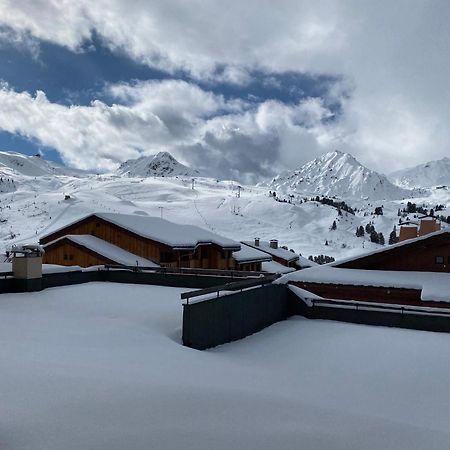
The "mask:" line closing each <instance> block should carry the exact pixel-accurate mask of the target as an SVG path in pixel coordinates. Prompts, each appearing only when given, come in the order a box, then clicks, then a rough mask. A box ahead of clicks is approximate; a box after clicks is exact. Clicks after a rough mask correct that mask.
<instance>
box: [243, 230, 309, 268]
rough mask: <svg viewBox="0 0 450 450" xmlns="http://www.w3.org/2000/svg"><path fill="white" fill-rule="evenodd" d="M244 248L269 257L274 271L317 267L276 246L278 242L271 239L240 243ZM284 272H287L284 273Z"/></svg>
mask: <svg viewBox="0 0 450 450" xmlns="http://www.w3.org/2000/svg"><path fill="white" fill-rule="evenodd" d="M241 244H243V246H244V247H250V248H253V249H254V250H258V251H260V252H263V253H266V254H267V255H270V257H271V259H272V264H271V266H272V267H273V268H274V269H275V268H276V267H279V269H281V267H280V266H284V267H288V268H291V269H292V270H299V269H307V268H308V267H313V266H317V263H315V262H313V261H310V260H309V259H307V258H304V257H303V256H301V255H297V253H294V252H293V251H291V250H287V249H286V248H283V247H279V246H278V240H277V239H272V240H270V241H261V240H260V239H258V238H255V240H254V241H242V242H241ZM286 272H289V270H288V271H286Z"/></svg>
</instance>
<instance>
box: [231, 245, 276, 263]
mask: <svg viewBox="0 0 450 450" xmlns="http://www.w3.org/2000/svg"><path fill="white" fill-rule="evenodd" d="M233 258H234V259H235V260H236V261H237V262H238V263H240V264H245V263H251V262H264V261H272V256H270V255H269V254H268V253H265V252H262V251H261V250H257V249H256V248H253V247H249V246H248V245H243V246H241V249H240V250H239V251H237V252H233Z"/></svg>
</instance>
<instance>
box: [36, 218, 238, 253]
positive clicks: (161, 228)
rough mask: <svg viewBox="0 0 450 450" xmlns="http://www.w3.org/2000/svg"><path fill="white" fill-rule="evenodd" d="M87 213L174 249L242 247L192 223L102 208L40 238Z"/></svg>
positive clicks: (235, 248) (230, 248) (233, 248)
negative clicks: (186, 223)
mask: <svg viewBox="0 0 450 450" xmlns="http://www.w3.org/2000/svg"><path fill="white" fill-rule="evenodd" d="M90 216H95V217H98V218H100V219H103V220H105V221H107V222H109V223H112V224H114V225H117V226H119V227H121V228H124V229H126V230H128V231H131V232H132V233H135V234H137V235H139V236H142V237H145V238H147V239H151V240H153V241H156V242H161V243H162V244H166V245H168V246H169V247H172V248H173V249H174V250H183V249H193V248H195V247H197V246H198V245H202V244H203V245H205V244H216V245H218V246H219V247H222V248H225V249H229V250H240V248H241V245H240V244H239V243H238V242H236V241H233V240H231V239H228V238H225V237H223V236H219V235H218V234H215V233H212V232H211V231H208V230H204V229H203V228H200V227H197V226H195V225H180V224H177V223H173V222H169V221H168V220H165V219H160V218H159V217H151V216H141V215H137V214H117V213H103V212H102V213H95V214H90V215H87V216H84V217H82V218H80V219H78V220H76V221H74V222H71V223H70V224H67V225H65V226H64V227H61V228H58V229H56V230H53V231H51V232H50V233H47V234H46V235H45V236H42V238H45V237H47V236H49V235H51V234H53V233H55V232H56V231H60V230H63V229H64V228H66V227H68V226H70V225H73V224H75V223H77V222H79V221H80V220H83V219H86V218H88V217H90Z"/></svg>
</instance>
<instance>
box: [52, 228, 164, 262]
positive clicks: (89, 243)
mask: <svg viewBox="0 0 450 450" xmlns="http://www.w3.org/2000/svg"><path fill="white" fill-rule="evenodd" d="M64 239H68V240H69V241H71V242H74V243H75V244H78V245H81V246H82V247H85V248H87V249H88V250H92V251H93V252H95V253H97V254H99V255H101V256H104V257H105V258H107V259H110V260H111V261H114V262H116V263H117V264H123V265H125V266H135V265H136V264H138V265H140V266H144V267H159V265H158V264H156V263H154V262H153V261H151V260H149V259H146V258H142V257H141V256H138V255H135V254H134V253H130V252H127V251H126V250H123V249H122V248H120V247H117V245H113V244H110V243H109V242H106V241H104V240H103V239H99V238H98V237H96V236H91V235H90V234H69V235H67V236H63V237H61V238H59V239H55V240H54V241H52V242H49V243H48V244H46V245H45V246H44V248H45V247H49V246H50V245H53V244H56V243H57V242H60V241H62V240H64Z"/></svg>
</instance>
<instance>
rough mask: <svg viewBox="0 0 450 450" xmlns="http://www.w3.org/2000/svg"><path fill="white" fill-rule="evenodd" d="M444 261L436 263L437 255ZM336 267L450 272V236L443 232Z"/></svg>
mask: <svg viewBox="0 0 450 450" xmlns="http://www.w3.org/2000/svg"><path fill="white" fill-rule="evenodd" d="M437 256H440V257H443V261H444V262H443V263H439V264H438V263H436V257H437ZM336 267H342V268H350V269H371V270H406V271H418V272H450V237H449V235H448V234H447V233H446V234H442V235H438V236H432V237H430V238H429V239H426V240H422V241H418V242H414V243H411V244H409V245H405V246H400V247H394V248H392V249H389V248H387V249H386V251H384V252H380V253H375V254H373V255H368V256H363V257H361V258H359V259H356V260H354V261H349V262H347V263H342V264H337V265H336Z"/></svg>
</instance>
